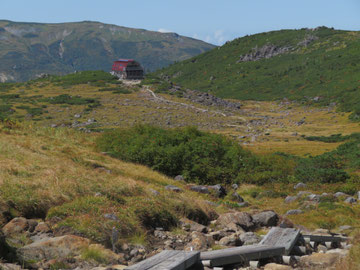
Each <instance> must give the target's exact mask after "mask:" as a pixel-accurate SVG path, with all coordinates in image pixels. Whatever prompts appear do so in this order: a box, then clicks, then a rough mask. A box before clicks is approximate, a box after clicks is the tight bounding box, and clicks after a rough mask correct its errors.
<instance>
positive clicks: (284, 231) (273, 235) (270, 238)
mask: <svg viewBox="0 0 360 270" xmlns="http://www.w3.org/2000/svg"><path fill="white" fill-rule="evenodd" d="M299 237H300V231H299V230H297V229H293V228H280V227H273V228H271V230H270V231H269V232H268V233H267V235H265V237H264V238H263V239H262V240H261V242H260V243H259V245H268V246H272V247H284V248H285V254H284V255H289V254H290V252H291V250H292V248H293V247H294V245H295V244H296V242H297V241H298V239H299Z"/></svg>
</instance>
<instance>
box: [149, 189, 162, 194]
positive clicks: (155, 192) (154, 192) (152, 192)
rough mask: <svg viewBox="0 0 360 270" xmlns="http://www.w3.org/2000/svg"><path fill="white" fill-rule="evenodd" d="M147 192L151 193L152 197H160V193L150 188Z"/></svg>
mask: <svg viewBox="0 0 360 270" xmlns="http://www.w3.org/2000/svg"><path fill="white" fill-rule="evenodd" d="M149 191H150V192H151V194H152V195H154V196H159V195H160V192H159V191H157V190H155V189H152V188H149Z"/></svg>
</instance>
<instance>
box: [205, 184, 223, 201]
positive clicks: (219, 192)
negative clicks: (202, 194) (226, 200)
mask: <svg viewBox="0 0 360 270" xmlns="http://www.w3.org/2000/svg"><path fill="white" fill-rule="evenodd" d="M209 189H212V190H214V191H215V195H216V197H218V198H223V197H225V196H226V190H225V188H224V187H223V186H222V185H220V184H217V185H214V186H209Z"/></svg>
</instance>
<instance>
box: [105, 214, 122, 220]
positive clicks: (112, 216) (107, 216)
mask: <svg viewBox="0 0 360 270" xmlns="http://www.w3.org/2000/svg"><path fill="white" fill-rule="evenodd" d="M104 218H107V219H111V220H115V221H118V220H119V218H118V217H117V216H116V215H115V214H112V213H110V214H104Z"/></svg>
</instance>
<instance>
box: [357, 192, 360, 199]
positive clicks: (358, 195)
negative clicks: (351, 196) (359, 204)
mask: <svg viewBox="0 0 360 270" xmlns="http://www.w3.org/2000/svg"><path fill="white" fill-rule="evenodd" d="M357 199H358V200H360V191H358V192H357Z"/></svg>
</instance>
